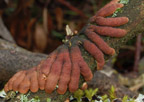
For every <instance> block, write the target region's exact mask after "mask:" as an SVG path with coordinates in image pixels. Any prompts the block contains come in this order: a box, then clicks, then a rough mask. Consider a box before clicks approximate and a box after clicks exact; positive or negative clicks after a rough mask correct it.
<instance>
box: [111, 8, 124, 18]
mask: <svg viewBox="0 0 144 102" xmlns="http://www.w3.org/2000/svg"><path fill="white" fill-rule="evenodd" d="M118 12H122V9H121V8H118V9H117V10H116V11H115V12H114V13H113V15H112V17H116V16H117V13H118Z"/></svg>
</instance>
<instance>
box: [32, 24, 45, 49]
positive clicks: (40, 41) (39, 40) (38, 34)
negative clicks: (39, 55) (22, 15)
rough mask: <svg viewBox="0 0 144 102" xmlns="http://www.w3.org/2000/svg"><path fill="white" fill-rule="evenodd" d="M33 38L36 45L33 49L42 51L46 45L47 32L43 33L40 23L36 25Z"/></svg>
mask: <svg viewBox="0 0 144 102" xmlns="http://www.w3.org/2000/svg"><path fill="white" fill-rule="evenodd" d="M34 39H35V45H36V49H35V50H37V51H39V52H43V51H44V50H45V48H46V46H47V34H46V33H45V31H44V28H43V26H42V25H40V24H37V25H36V29H35V35H34Z"/></svg>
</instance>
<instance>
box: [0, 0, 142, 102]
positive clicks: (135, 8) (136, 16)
mask: <svg viewBox="0 0 144 102" xmlns="http://www.w3.org/2000/svg"><path fill="white" fill-rule="evenodd" d="M118 16H127V17H128V18H129V20H130V21H129V23H128V24H126V25H124V26H120V27H119V28H123V29H126V30H127V31H128V33H127V35H126V36H125V37H123V38H110V37H103V39H104V40H105V41H106V42H107V43H108V44H109V45H110V46H111V47H113V48H115V49H116V52H118V50H119V48H120V47H121V46H122V45H124V44H125V43H126V42H127V41H128V40H130V39H132V38H133V37H135V36H136V35H138V34H140V33H143V32H144V0H129V3H128V4H127V5H125V6H124V8H122V12H120V13H118ZM85 28H86V27H84V29H83V30H82V31H81V33H83V31H84V30H85ZM8 45H9V44H8ZM0 46H2V45H1V44H0ZM2 47H3V48H2ZM2 47H1V48H0V53H3V54H2V55H3V57H2V58H1V57H0V60H3V61H2V62H1V61H0V69H2V68H6V69H7V70H5V71H4V73H7V74H8V72H7V71H9V72H10V70H11V71H12V69H9V68H10V67H13V68H14V70H13V71H12V73H11V74H10V76H11V75H12V74H14V72H16V71H17V70H18V67H19V68H20V69H27V68H30V67H32V66H33V65H37V64H38V63H39V62H40V60H42V59H45V58H46V56H45V55H41V54H40V56H39V54H38V56H37V54H36V55H34V56H35V57H33V58H30V57H28V56H33V54H32V53H30V52H27V51H25V50H23V51H21V50H18V49H14V48H10V49H9V50H8V47H6V46H2ZM13 47H14V46H13ZM16 48H17V47H16ZM80 48H81V51H82V55H83V57H84V59H85V61H86V62H87V63H88V65H89V66H90V68H91V69H92V71H94V70H95V69H96V62H95V60H94V59H93V58H92V57H91V56H90V55H89V54H88V53H87V52H86V51H85V50H84V49H83V48H82V47H80ZM5 51H7V53H10V54H9V55H6V52H5ZM13 51H14V52H13ZM12 53H13V55H15V54H17V55H15V56H18V55H19V56H21V57H20V59H18V60H14V59H12V58H13V57H14V56H13V55H11V54H12ZM9 56H11V57H12V58H11V57H9ZM36 58H39V59H37V60H36ZM108 58H110V56H106V55H105V59H108ZM5 59H7V60H5ZM8 59H10V60H8ZM4 60H5V61H4ZM8 61H11V63H10V62H8ZM14 61H17V62H14ZM30 61H31V62H30ZM19 62H20V63H21V64H22V65H20V64H19ZM13 63H15V64H13ZM10 64H11V66H10ZM2 65H3V66H2ZM8 78H9V77H7V79H8ZM1 81H4V79H1ZM81 82H83V78H81ZM69 95H70V93H69V92H67V93H66V94H64V95H58V94H57V93H56V92H53V93H52V94H46V93H45V92H44V91H38V92H37V93H30V95H29V97H28V98H32V97H36V96H38V97H39V98H40V100H41V102H46V99H47V98H51V100H52V102H64V100H65V99H66V98H67V97H68V96H69ZM14 100H17V97H15V98H13V99H12V100H11V101H10V102H13V101H14Z"/></svg>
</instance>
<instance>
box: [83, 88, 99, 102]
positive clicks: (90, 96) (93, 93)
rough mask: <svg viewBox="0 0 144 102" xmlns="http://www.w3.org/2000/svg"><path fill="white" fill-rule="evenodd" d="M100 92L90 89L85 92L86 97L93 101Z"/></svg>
mask: <svg viewBox="0 0 144 102" xmlns="http://www.w3.org/2000/svg"><path fill="white" fill-rule="evenodd" d="M97 92H98V88H96V89H91V88H90V89H89V90H85V96H86V97H87V98H88V99H89V100H92V97H93V96H94V95H95V94H96V93H97Z"/></svg>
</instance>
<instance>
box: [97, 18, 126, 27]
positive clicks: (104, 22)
mask: <svg viewBox="0 0 144 102" xmlns="http://www.w3.org/2000/svg"><path fill="white" fill-rule="evenodd" d="M128 21H129V19H128V18H127V17H115V18H104V17H101V16H98V17H96V18H95V22H96V24H97V25H100V26H110V27H116V26H121V25H124V24H126V23H128Z"/></svg>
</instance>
